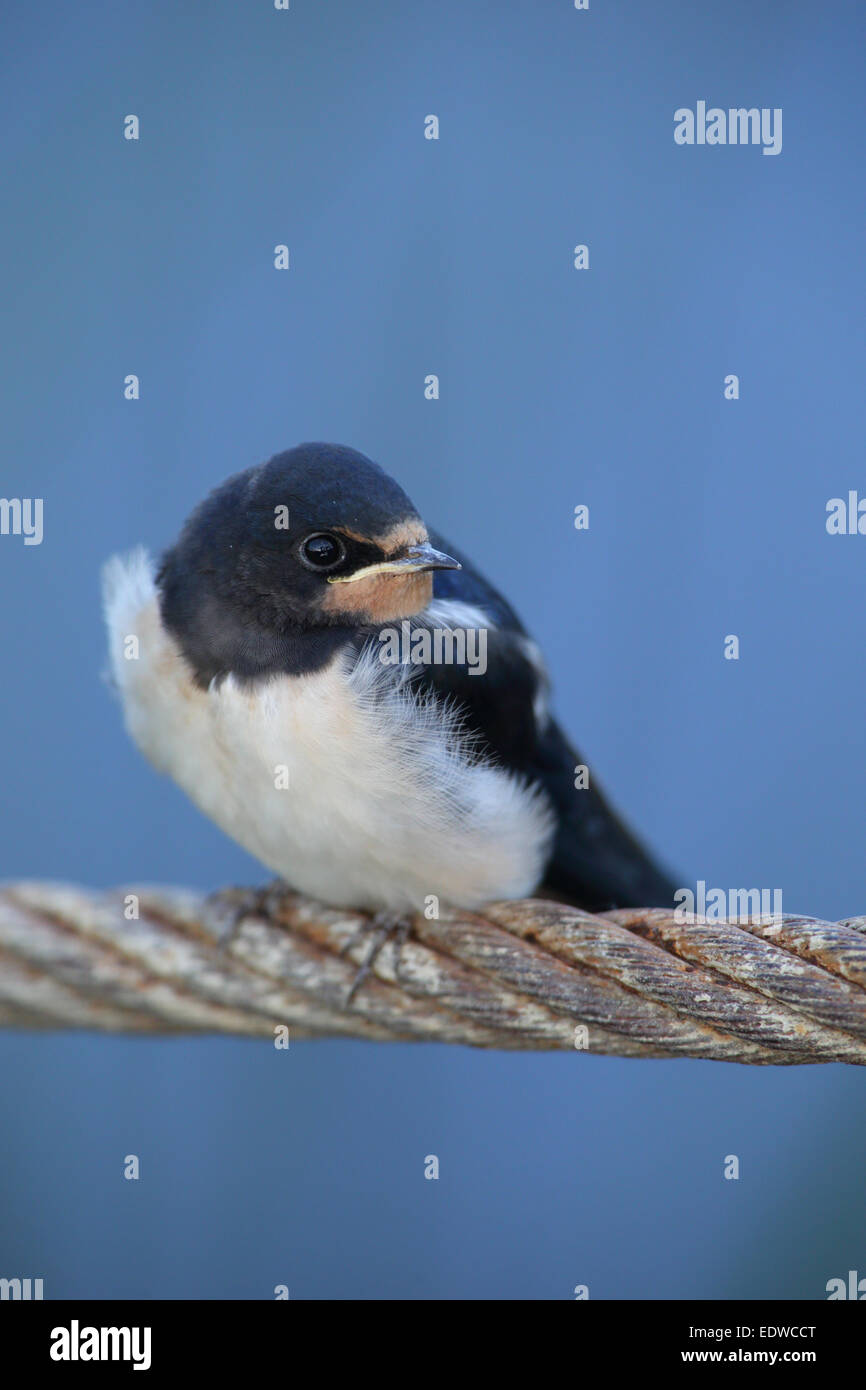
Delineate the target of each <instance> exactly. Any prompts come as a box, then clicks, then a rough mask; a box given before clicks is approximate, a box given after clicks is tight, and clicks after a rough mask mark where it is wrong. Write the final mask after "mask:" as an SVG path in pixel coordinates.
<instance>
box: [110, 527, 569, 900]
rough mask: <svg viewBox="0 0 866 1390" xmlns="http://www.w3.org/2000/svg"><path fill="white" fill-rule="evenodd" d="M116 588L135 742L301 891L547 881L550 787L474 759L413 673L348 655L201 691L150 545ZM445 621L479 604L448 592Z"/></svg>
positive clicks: (481, 890)
mask: <svg viewBox="0 0 866 1390" xmlns="http://www.w3.org/2000/svg"><path fill="white" fill-rule="evenodd" d="M104 598H105V616H106V622H107V626H108V633H109V650H110V660H111V670H112V673H113V676H114V680H115V683H116V686H117V689H118V691H119V693H120V697H121V700H122V702H123V707H124V713H125V717H126V725H127V728H128V730H129V733H130V734H131V736H132V738H133V739H134V740H135V742H136V743H137V744H138V746H139V748H140V749H141V751H142V752H143V753H144V754H145V756H146V757H147V758H149V760H150V761H151V762H152V763H153V764H154V766H155V767H156V768H158V769H159V771H161V772H164V773H167V774H168V775H169V776H171V777H173V778H174V780H175V781H176V782H178V783H179V785H180V786H181V787H182V788H183V789H184V791H185V792H186V793H187V794H188V795H189V796H190V797H191V798H192V800H193V801H194V802H195V803H196V804H197V805H198V806H199V807H200V808H201V810H203V811H204V812H205V814H206V815H208V816H210V817H211V819H212V820H214V821H215V822H216V823H217V825H219V826H220V827H221V828H222V829H223V830H224V831H225V832H226V833H227V834H228V835H230V836H231V837H232V838H233V839H235V840H237V841H238V843H239V844H241V845H243V846H244V848H245V849H247V850H248V851H249V852H250V853H251V854H253V855H255V856H256V858H258V859H259V860H261V862H262V863H263V864H265V865H267V866H268V868H269V869H271V870H272V871H273V872H274V873H276V874H278V875H279V876H280V877H281V878H283V879H285V881H286V882H287V883H289V884H290V885H291V886H292V887H293V888H296V889H298V890H299V891H301V892H304V893H308V894H310V895H311V896H313V897H316V898H319V899H321V900H323V901H325V902H329V903H333V904H335V905H337V906H342V907H357V908H367V909H371V910H373V911H383V910H384V911H392V912H403V911H407V910H416V911H417V910H422V909H423V907H424V905H425V900H426V899H428V898H429V897H430V896H431V895H435V896H436V897H438V898H439V899H440V901H442V902H443V903H450V904H452V905H454V906H460V907H466V908H475V907H479V906H480V905H481V904H482V903H484V902H487V901H490V900H492V899H496V898H511V897H524V896H526V895H527V894H529V893H531V892H532V890H533V889H534V888H535V887H536V885H537V884H538V882H539V880H540V878H541V876H542V873H543V870H544V865H545V862H546V858H547V854H548V851H549V847H550V842H551V839H552V836H553V831H554V818H553V814H552V811H551V809H550V807H549V805H548V803H547V799H546V797H545V796H544V794H543V793H542V792H540V791H537V790H535V789H534V788H530V787H527V786H525V785H524V784H523V783H522V782H521V781H520V780H519V779H518V778H516V777H514V776H512V775H510V774H508V773H506V772H504V771H502V770H500V769H498V768H493V767H490V766H485V765H477V764H476V765H472V764H471V763H470V762H469V761H468V759H467V756H466V752H467V744H466V743H465V741H464V739H463V737H462V735H461V733H460V730H459V726H458V722H457V721H456V719H455V718H454V716H453V715H452V714H451V713H450V712H449V711H447V710H443V708H442V705H441V704H437V703H435V702H433V701H432V700H425V699H424V698H422V697H419V696H418V695H417V694H414V693H413V692H412V690H411V688H410V687H409V686H407V685H406V683H405V681H404V679H403V676H405V672H401V669H400V668H396V669H395V668H394V667H391V666H385V665H383V664H382V663H381V662H380V661H379V660H378V658H377V655H376V654H375V653H370V654H368V655H365V656H364V657H363V658H362V659H361V660H360V661H359V662H357V664H356V665H355V666H354V668H353V666H352V663H351V662H350V661H349V660H348V658H347V657H346V656H338V657H337V658H336V659H335V660H334V661H333V662H332V663H331V664H330V665H329V666H327V667H326V668H325V669H324V670H323V671H321V672H318V673H316V674H314V675H309V676H287V675H281V676H273V677H269V678H267V679H265V680H263V681H261V682H259V683H257V684H255V685H253V686H250V685H246V686H245V685H241V684H239V683H238V682H237V681H235V680H234V678H233V677H231V676H228V677H226V678H225V679H224V680H222V681H220V682H214V683H212V685H211V686H210V688H209V689H207V690H202V689H200V688H199V687H198V686H196V685H195V683H194V682H193V680H192V677H191V674H190V671H189V668H188V666H187V664H186V661H185V660H184V657H183V656H182V654H181V652H180V649H179V647H178V645H177V643H176V642H175V640H174V638H173V637H172V636H171V634H170V633H169V632H167V631H166V629H165V628H164V627H163V624H162V621H161V618H160V613H159V606H158V599H157V593H156V587H155V582H154V571H153V566H152V563H151V561H150V559H149V557H148V556H147V554H146V552H145V551H144V550H141V549H139V550H136V551H134V552H133V553H132V554H131V555H129V556H127V557H123V558H121V557H115V558H114V559H113V560H111V561H109V563H108V564H107V565H106V567H105V572H104ZM479 616H480V617H481V619H482V621H483V623H484V625H487V626H489V625H490V624H489V620H487V619H486V618H484V617H483V615H478V614H476V619H475V621H476V622H477V620H478V617H479ZM432 619H435V621H436V623H437V624H438V625H440V626H442V625H444V623H445V622H446V621H449V620H450V623H451V625H452V626H465V625H467V611H466V608H465V605H456V604H455V605H448V604H447V603H442V602H441V601H440V602H437V603H436V604H435V605H431V608H430V610H428V621H429V620H432ZM415 621H416V622H418V621H424V615H423V614H422V615H419V617H418V618H417V619H416V620H415ZM131 636H135V637H137V639H138V654H137V657H136V656H133V657H130V656H129V655H128V652H129V649H130V646H134V644H129V643H128V641H127V639H128V638H129V637H131ZM281 768H284V769H286V772H287V778H284V777H281V774H280V773H279V771H278V770H279V769H281ZM281 780H287V782H288V786H287V787H286V788H283V787H281V786H278V783H279V782H280V781H281Z"/></svg>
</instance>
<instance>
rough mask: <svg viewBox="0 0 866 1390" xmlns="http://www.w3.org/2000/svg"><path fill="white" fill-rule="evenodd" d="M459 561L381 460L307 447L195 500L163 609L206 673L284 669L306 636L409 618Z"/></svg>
mask: <svg viewBox="0 0 866 1390" xmlns="http://www.w3.org/2000/svg"><path fill="white" fill-rule="evenodd" d="M459 568H460V566H459V564H458V562H457V561H456V560H453V559H451V557H450V556H448V555H443V554H442V553H441V552H440V551H438V550H434V549H433V547H432V546H431V545H430V542H429V539H428V535H427V528H426V527H425V525H424V523H423V521H422V520H421V518H420V516H419V515H418V513H417V511H416V510H415V508H414V507H413V505H412V503H411V502H410V500H409V498H408V497H407V496H406V494H405V492H404V491H403V489H402V488H401V487H399V486H398V485H397V483H395V482H394V481H393V479H392V478H389V476H388V474H387V473H385V472H384V471H383V470H382V469H381V468H380V467H379V466H378V464H375V463H373V462H372V461H371V460H370V459H368V458H365V457H364V455H363V454H359V453H357V452H356V451H355V450H354V449H347V448H343V447H341V446H339V445H335V444H301V445H298V446H297V448H294V449H289V450H287V451H286V452H285V453H282V454H277V455H275V457H274V458H272V459H270V460H269V462H268V463H264V464H261V465H260V466H259V467H257V468H250V469H248V470H247V471H246V472H244V473H238V474H236V475H235V476H234V477H232V478H229V479H228V481H227V482H225V483H223V484H222V486H221V487H218V488H217V489H216V490H215V491H214V492H212V493H211V494H210V496H209V497H207V498H206V499H205V501H204V502H202V503H201V504H200V506H198V507H197V508H196V510H195V511H194V512H193V514H192V516H191V517H190V519H189V521H188V522H187V523H186V526H185V527H184V529H183V531H182V533H181V536H180V538H179V540H178V542H177V544H176V545H175V546H174V547H173V548H172V549H171V550H169V551H168V552H167V554H166V556H165V557H164V559H163V562H162V567H161V569H160V573H159V587H160V600H161V610H162V616H163V621H164V622H165V623H166V625H167V627H168V628H169V629H170V630H171V631H173V632H174V634H175V636H176V637H177V638H178V639H179V641H180V643H181V646H182V648H183V650H184V652H185V654H186V656H187V657H188V659H189V660H190V661H191V663H192V665H193V666H194V668H195V669H196V671H197V673H198V675H199V677H200V679H202V680H208V679H210V678H211V677H212V676H213V675H218V674H222V673H225V672H226V671H235V672H237V673H238V674H241V675H249V674H255V673H256V672H257V671H258V670H267V669H270V668H271V667H272V666H276V667H279V665H280V661H281V653H284V651H285V648H286V643H287V642H288V643H290V644H291V645H292V649H293V650H294V649H295V648H296V647H297V645H298V638H299V636H300V635H302V634H309V635H311V636H312V637H313V638H314V639H315V637H316V635H317V634H319V636H320V638H321V640H320V642H319V648H320V649H322V650H324V648H325V647H327V646H328V645H329V643H328V634H329V633H330V634H331V636H332V637H333V635H334V632H335V630H337V629H347V628H348V629H356V628H359V627H364V626H367V625H369V624H371V623H383V622H389V621H393V620H397V619H400V618H408V617H412V615H413V614H415V613H419V612H420V611H421V610H422V609H423V608H425V607H426V605H427V604H428V603H429V602H430V599H431V597H432V592H433V581H432V571H433V570H435V569H459ZM307 647H308V648H309V650H310V652H311V653H312V652H313V650H314V649H315V641H314V642H312V643H308V644H307Z"/></svg>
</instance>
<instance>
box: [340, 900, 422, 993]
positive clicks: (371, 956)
mask: <svg viewBox="0 0 866 1390" xmlns="http://www.w3.org/2000/svg"><path fill="white" fill-rule="evenodd" d="M411 930H412V918H411V917H409V916H407V915H405V914H401V913H399V912H377V913H376V914H375V916H373V917H370V918H368V919H367V920H365V921H364V923H363V924H362V925H361V926H360V927H359V928H358V930H357V931H356V932H355V933H354V935H353V936H352V937H350V939H349V940H348V941H347V942H346V945H345V946H344V947H343V949H342V951H341V952H340V955H341V956H344V955H345V954H346V952H347V951H350V950H351V948H352V947H353V946H354V945H355V943H356V942H357V941H358V940H360V938H361V937H363V936H367V935H371V936H372V938H373V940H372V942H371V944H370V949H369V951H368V952H367V955H366V957H365V959H364V961H363V963H362V964H361V965H360V966H359V968H358V972H357V974H356V975H355V978H354V980H353V981H352V984H351V986H350V988H349V993H348V994H347V995H346V1005H345V1006H346V1008H348V1007H349V1005H350V1004H351V1002H352V1000H353V999H354V997H355V995H356V994H357V992H358V990H359V989H360V987H361V985H362V984H363V983H364V981H365V980H366V978H367V976H368V975H369V973H370V971H371V970H372V968H373V966H374V965H375V963H376V957H377V956H378V954H379V952H380V951H381V949H382V947H383V946H384V945H385V943H386V941H389V940H390V941H393V943H394V975H395V978H396V979H397V980H399V978H400V952H401V951H402V949H403V947H404V946H405V944H406V941H407V940H408V937H409V933H410V932H411Z"/></svg>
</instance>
